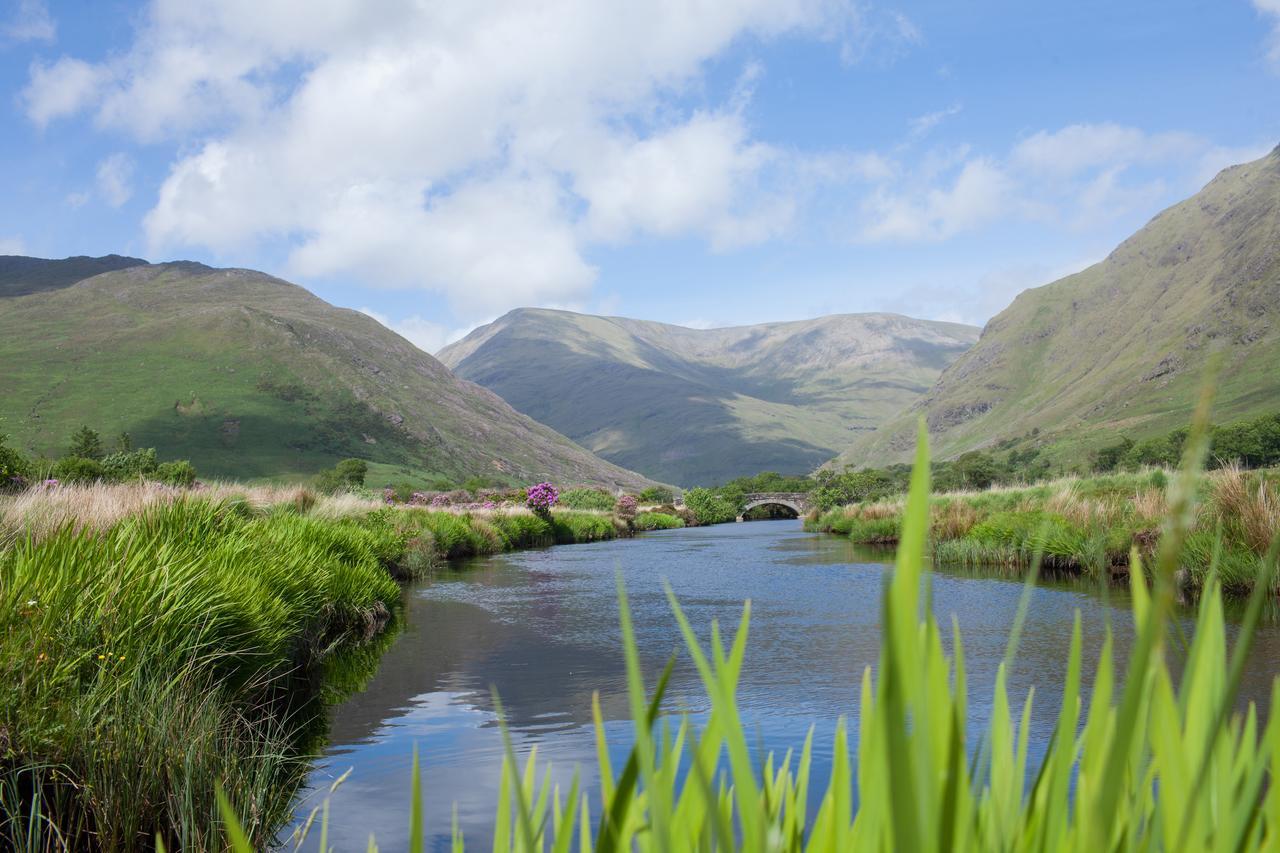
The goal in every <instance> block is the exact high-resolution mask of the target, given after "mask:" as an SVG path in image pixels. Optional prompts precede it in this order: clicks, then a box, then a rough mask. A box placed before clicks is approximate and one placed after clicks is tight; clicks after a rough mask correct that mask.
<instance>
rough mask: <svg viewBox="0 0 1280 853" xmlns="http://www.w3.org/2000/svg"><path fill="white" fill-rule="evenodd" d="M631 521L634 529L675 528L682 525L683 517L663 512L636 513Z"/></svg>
mask: <svg viewBox="0 0 1280 853" xmlns="http://www.w3.org/2000/svg"><path fill="white" fill-rule="evenodd" d="M631 523H632V524H633V525H634V526H635V528H636V530H675V529H678V528H681V527H684V519H682V518H679V517H677V516H674V515H669V514H667V513H665V512H641V513H637V514H636V517H635V519H634V520H632V522H631Z"/></svg>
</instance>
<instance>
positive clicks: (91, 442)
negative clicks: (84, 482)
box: [67, 426, 102, 459]
mask: <svg viewBox="0 0 1280 853" xmlns="http://www.w3.org/2000/svg"><path fill="white" fill-rule="evenodd" d="M67 455H68V456H79V457H80V458H81V459H101V458H102V436H100V435H98V432H97V430H92V429H89V427H87V426H82V427H80V429H78V430H76V431H75V432H74V433H72V434H71V446H70V447H69V448H67Z"/></svg>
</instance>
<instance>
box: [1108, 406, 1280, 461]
mask: <svg viewBox="0 0 1280 853" xmlns="http://www.w3.org/2000/svg"><path fill="white" fill-rule="evenodd" d="M1187 433H1188V431H1187V428H1186V427H1181V428H1179V429H1175V430H1170V431H1169V432H1167V433H1165V434H1164V435H1157V436H1152V437H1151V438H1147V439H1143V440H1142V441H1138V442H1135V441H1133V440H1131V439H1129V438H1121V439H1120V441H1118V442H1116V443H1115V444H1111V445H1107V446H1106V447H1103V448H1100V449H1099V450H1098V451H1097V453H1095V454H1094V468H1095V469H1096V470H1098V471H1114V470H1116V469H1117V468H1123V469H1125V470H1129V471H1133V470H1136V469H1138V468H1141V467H1144V466H1157V465H1160V466H1169V465H1174V464H1176V463H1177V461H1178V459H1180V458H1181V457H1182V450H1183V447H1184V445H1185V444H1186V442H1187ZM1231 464H1236V465H1240V466H1242V467H1245V468H1268V467H1272V466H1276V465H1280V414H1276V413H1272V414H1267V415H1262V416H1260V417H1256V418H1251V419H1248V420H1240V421H1236V422H1235V423H1230V424H1225V425H1222V426H1215V427H1214V428H1213V429H1212V431H1211V432H1210V440H1209V462H1208V467H1210V468H1221V467H1223V466H1224V465H1231Z"/></svg>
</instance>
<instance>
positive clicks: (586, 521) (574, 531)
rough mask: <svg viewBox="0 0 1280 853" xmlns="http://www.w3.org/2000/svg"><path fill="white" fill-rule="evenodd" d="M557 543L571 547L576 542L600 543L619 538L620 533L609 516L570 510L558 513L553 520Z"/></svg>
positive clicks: (552, 524)
mask: <svg viewBox="0 0 1280 853" xmlns="http://www.w3.org/2000/svg"><path fill="white" fill-rule="evenodd" d="M551 527H552V529H553V530H554V531H555V539H556V543H557V544H560V545H569V544H572V543H574V542H599V541H601V540H604V539H615V538H617V535H618V531H617V530H616V529H615V528H614V526H613V521H612V520H611V519H610V518H609V516H607V515H597V514H596V513H593V512H583V511H581V510H570V511H567V512H559V513H556V514H555V516H553V517H552V519H551Z"/></svg>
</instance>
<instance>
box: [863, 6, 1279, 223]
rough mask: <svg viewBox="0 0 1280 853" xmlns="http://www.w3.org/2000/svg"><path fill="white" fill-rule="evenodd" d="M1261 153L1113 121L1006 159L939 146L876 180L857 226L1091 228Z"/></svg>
mask: <svg viewBox="0 0 1280 853" xmlns="http://www.w3.org/2000/svg"><path fill="white" fill-rule="evenodd" d="M1276 2H1280V0H1276ZM1265 152H1266V149H1265V148H1261V147H1243V148H1224V147H1221V146H1216V145H1213V144H1211V143H1210V142H1209V141H1208V140H1206V139H1204V138H1202V137H1199V136H1196V135H1194V134H1189V133H1177V132H1171V133H1148V132H1145V131H1143V130H1141V129H1139V128H1134V127H1126V126H1123V125H1118V124H1076V125H1069V126H1067V127H1064V128H1061V129H1059V130H1055V131H1048V130H1043V131H1040V132H1038V133H1035V134H1032V135H1031V136H1028V137H1026V138H1024V139H1022V140H1020V141H1019V142H1017V143H1016V144H1014V145H1013V146H1012V148H1011V149H1010V150H1009V152H1008V154H1007V155H1006V156H1003V157H988V156H979V155H975V154H973V153H971V152H970V151H969V149H968V148H967V147H964V146H961V147H955V148H946V149H936V150H934V151H931V152H929V153H928V154H926V155H925V156H924V157H923V158H922V159H921V160H920V161H919V162H918V163H917V164H916V165H915V166H914V168H904V167H901V166H899V167H897V168H891V169H888V170H886V173H887V176H886V177H884V178H882V179H880V180H875V181H873V188H872V190H871V192H870V193H869V194H868V195H867V197H866V198H865V199H864V200H863V202H862V204H861V211H860V218H859V222H858V224H857V226H856V228H855V230H856V234H857V237H858V239H860V240H863V241H868V242H876V241H908V242H910V241H937V240H945V239H948V238H950V237H954V236H956V235H958V234H961V233H965V232H970V231H975V230H978V229H981V228H983V227H986V226H989V225H991V224H992V223H995V222H997V221H1000V222H1027V221H1038V222H1044V223H1049V224H1055V225H1065V226H1067V227H1069V228H1073V229H1077V230H1085V231H1087V230H1091V229H1092V230H1096V229H1097V228H1099V227H1103V226H1106V225H1108V224H1109V223H1113V222H1116V221H1117V220H1120V219H1122V218H1124V217H1128V216H1130V215H1132V214H1135V213H1138V212H1142V211H1146V212H1148V213H1150V212H1153V211H1154V209H1155V208H1157V207H1158V206H1159V205H1160V204H1161V203H1168V202H1169V201H1172V200H1174V199H1176V198H1178V197H1181V196H1185V195H1189V194H1191V193H1193V192H1195V191H1196V190H1198V189H1200V187H1201V186H1203V185H1204V183H1206V182H1207V181H1208V180H1209V179H1210V178H1212V177H1213V175H1214V174H1216V173H1217V171H1218V170H1220V169H1222V168H1223V167H1225V166H1227V165H1231V164H1232V163H1241V162H1246V161H1248V160H1252V159H1255V158H1256V157H1259V156H1261V155H1262V154H1264V153H1265Z"/></svg>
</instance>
